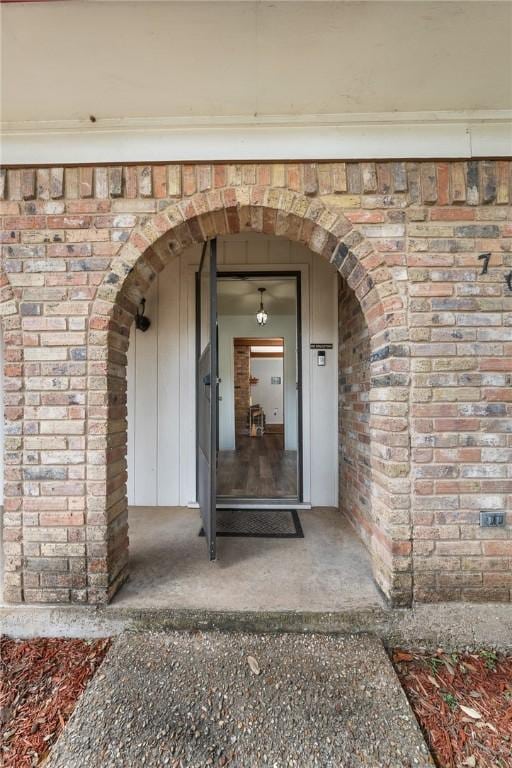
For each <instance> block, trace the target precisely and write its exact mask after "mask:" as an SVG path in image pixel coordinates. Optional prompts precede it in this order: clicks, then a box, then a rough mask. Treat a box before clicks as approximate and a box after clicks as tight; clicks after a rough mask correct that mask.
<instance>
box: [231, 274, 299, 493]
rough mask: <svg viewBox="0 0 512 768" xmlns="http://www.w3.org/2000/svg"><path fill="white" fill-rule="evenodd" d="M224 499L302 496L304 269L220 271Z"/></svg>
mask: <svg viewBox="0 0 512 768" xmlns="http://www.w3.org/2000/svg"><path fill="white" fill-rule="evenodd" d="M217 312H218V315H217V324H218V350H219V361H218V365H219V370H218V375H219V391H218V418H219V429H218V433H219V445H218V449H219V450H218V462H217V500H218V502H219V503H221V504H222V503H228V504H233V503H237V504H239V503H243V504H247V505H250V504H251V503H252V504H259V503H264V504H265V505H272V504H273V503H274V504H279V505H282V504H283V503H286V502H289V503H291V504H294V503H295V504H296V503H298V502H299V501H300V500H301V496H302V479H301V478H302V462H301V455H302V451H301V442H302V428H301V426H302V425H301V415H300V414H301V392H302V387H301V370H302V365H301V354H300V349H301V333H300V274H298V273H295V272H283V273H276V272H273V273H268V272H266V273H265V272H261V271H260V272H254V273H252V272H244V273H242V274H241V273H226V272H219V274H218V281H217Z"/></svg>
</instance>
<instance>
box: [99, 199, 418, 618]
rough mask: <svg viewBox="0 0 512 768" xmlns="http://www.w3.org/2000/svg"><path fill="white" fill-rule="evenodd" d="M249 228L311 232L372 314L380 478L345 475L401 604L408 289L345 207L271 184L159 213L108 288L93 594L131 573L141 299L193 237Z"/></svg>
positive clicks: (304, 236) (309, 241)
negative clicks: (130, 434)
mask: <svg viewBox="0 0 512 768" xmlns="http://www.w3.org/2000/svg"><path fill="white" fill-rule="evenodd" d="M246 230H252V231H255V232H263V233H268V234H273V235H277V236H281V237H286V238H288V239H290V240H294V241H297V242H301V243H303V244H304V245H306V246H307V247H308V248H309V249H310V250H311V251H313V252H314V253H316V254H319V255H320V256H322V257H323V258H326V259H328V260H329V261H330V262H332V263H333V265H335V267H336V268H337V269H338V271H339V274H340V279H341V280H342V281H343V283H342V284H343V290H346V291H347V297H350V302H351V304H350V307H351V308H350V310H349V312H350V316H351V317H356V316H357V314H358V313H359V315H360V317H361V318H363V320H364V324H365V326H366V327H367V330H368V334H367V336H368V338H367V342H366V348H367V352H368V365H367V370H366V372H365V374H364V387H365V389H366V392H365V399H366V402H367V403H369V405H367V406H364V408H365V409H366V412H367V414H368V421H367V427H366V428H365V430H363V432H364V435H363V440H364V442H365V443H366V448H365V450H364V451H363V452H359V454H360V456H362V455H363V454H364V457H365V459H364V461H365V464H366V478H368V477H369V478H370V479H369V483H367V484H365V483H362V484H361V486H360V487H359V488H357V487H356V486H357V484H358V479H357V478H358V475H357V473H356V474H354V473H353V472H350V471H349V472H347V471H346V470H345V471H344V470H343V468H342V482H345V480H344V478H347V481H346V482H347V484H349V483H350V484H352V486H353V488H352V491H351V494H352V498H353V500H355V499H356V498H357V494H360V495H361V494H362V495H369V499H365V500H364V501H365V506H366V510H367V512H366V513H365V515H364V519H362V518H361V517H359V519H358V516H357V514H354V522H355V524H356V525H357V526H358V527H359V528H361V529H362V530H363V531H364V538H365V541H366V543H367V545H368V547H369V549H370V552H371V555H372V560H373V566H374V575H375V579H376V581H377V583H378V584H379V586H380V587H381V589H382V590H383V592H384V593H385V594H386V595H387V596H388V597H389V598H390V599H391V600H392V601H393V602H394V603H395V604H408V603H409V602H410V597H411V570H410V567H411V566H410V543H411V530H410V520H409V442H408V370H409V360H408V346H407V328H406V318H405V309H404V302H403V299H402V296H401V295H400V293H399V292H398V290H397V287H396V284H395V283H394V281H393V280H392V277H391V274H390V272H389V270H388V268H387V267H386V265H385V264H384V263H383V261H382V258H381V257H380V256H379V254H376V253H374V252H373V251H372V249H371V248H370V246H369V244H368V243H367V241H365V240H364V238H363V237H362V236H361V235H360V234H359V233H358V232H357V231H355V230H354V229H353V228H352V225H351V224H350V222H349V221H348V220H347V219H346V217H345V216H343V214H341V213H336V212H332V211H330V210H328V209H327V208H326V207H325V206H324V205H323V204H321V203H319V202H318V201H311V200H309V199H308V198H306V197H304V196H301V195H297V194H295V193H292V192H290V191H287V190H281V189H277V190H276V189H272V188H259V187H253V188H243V187H239V188H236V189H226V190H224V191H223V192H213V193H208V194H198V195H196V196H194V197H192V198H190V199H189V200H187V201H184V202H181V203H177V204H174V205H171V206H169V207H168V208H167V209H166V210H165V211H162V212H161V213H159V214H156V215H154V216H150V217H148V219H147V220H146V221H145V222H144V223H143V224H142V225H141V226H140V227H139V228H138V229H137V230H135V231H134V232H133V233H132V235H131V237H130V239H129V240H128V242H127V243H126V245H125V246H124V247H123V248H122V250H121V251H120V254H119V255H118V256H117V257H116V259H115V260H114V263H113V266H112V270H111V272H110V273H109V274H108V275H107V276H106V278H105V280H104V281H103V283H102V285H101V286H100V288H99V290H98V295H97V299H96V301H95V303H94V307H93V313H92V316H91V319H90V330H89V339H88V350H89V381H90V382H91V386H90V391H89V403H88V406H89V408H88V462H89V470H88V511H87V527H88V533H87V537H88V540H91V541H98V547H97V549H96V554H97V555H98V556H97V557H94V556H92V557H89V558H88V568H89V574H90V576H89V579H90V584H91V585H92V586H94V585H96V587H97V589H96V593H95V595H94V592H93V601H94V597H96V599H97V600H98V601H100V600H102V599H103V600H104V599H106V598H108V597H109V596H111V595H112V594H113V593H114V592H115V591H116V589H117V588H118V586H119V584H120V583H122V581H123V580H124V578H126V575H127V568H128V537H127V532H128V531H127V500H126V402H125V400H126V353H127V348H128V339H129V331H130V325H131V323H132V321H133V318H134V315H135V313H136V310H137V306H138V304H139V302H140V299H141V298H142V297H143V296H144V295H145V293H146V292H147V290H148V288H149V286H150V284H151V283H152V281H153V279H154V278H155V276H156V275H157V274H158V273H159V272H160V271H161V270H162V269H163V268H164V267H165V265H166V264H167V263H168V261H169V260H170V259H171V258H173V257H175V256H177V255H179V254H180V253H181V252H183V251H184V250H185V249H186V248H187V247H188V246H190V245H191V244H193V243H199V242H203V241H204V240H205V239H209V238H212V237H214V236H218V235H223V234H230V233H232V234H234V233H238V232H240V231H246ZM348 304H349V300H348V298H347V306H348ZM359 330H360V329H359ZM357 332H358V331H356V333H357ZM356 354H357V353H356ZM346 364H347V367H348V368H351V369H354V365H350V361H348V362H347V363H346ZM356 368H357V366H356ZM362 375H363V374H362V372H361V376H362ZM349 386H351V385H349ZM356 453H357V452H356ZM363 474H364V473H362V474H360V475H359V478H362V477H363ZM347 498H350V495H347ZM354 503H355V501H354ZM353 512H354V510H353ZM91 551H92V552H93V551H94V550H91Z"/></svg>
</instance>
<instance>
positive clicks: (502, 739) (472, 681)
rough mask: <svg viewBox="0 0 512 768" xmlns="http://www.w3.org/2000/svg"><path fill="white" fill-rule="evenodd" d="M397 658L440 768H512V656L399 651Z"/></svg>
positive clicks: (398, 670)
mask: <svg viewBox="0 0 512 768" xmlns="http://www.w3.org/2000/svg"><path fill="white" fill-rule="evenodd" d="M392 658H393V663H394V665H395V669H396V671H397V674H398V676H399V678H400V682H401V683H402V686H403V687H404V690H405V692H406V694H407V697H408V699H409V701H410V703H411V706H412V708H413V710H414V713H415V715H416V717H417V719H418V722H419V723H420V725H421V727H422V729H423V732H424V734H425V736H426V738H427V741H428V744H429V747H430V749H431V751H432V753H433V756H434V759H435V761H436V763H437V765H438V766H439V767H440V768H466V766H467V768H511V767H512V656H500V655H496V654H495V653H493V652H492V651H481V652H479V653H464V654H446V653H443V652H442V651H441V650H439V651H438V652H437V653H435V654H431V653H430V654H427V653H409V652H408V651H403V650H400V649H396V650H395V651H393V653H392Z"/></svg>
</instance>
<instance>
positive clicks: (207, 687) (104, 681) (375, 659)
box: [47, 632, 433, 768]
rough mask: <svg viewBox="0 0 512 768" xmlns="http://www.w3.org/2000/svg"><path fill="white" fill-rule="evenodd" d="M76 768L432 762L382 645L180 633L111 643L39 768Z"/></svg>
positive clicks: (356, 766)
mask: <svg viewBox="0 0 512 768" xmlns="http://www.w3.org/2000/svg"><path fill="white" fill-rule="evenodd" d="M249 657H252V659H251V660H250V659H249ZM250 662H251V663H250ZM251 664H252V669H251ZM85 765H87V766H90V767H91V768H114V767H115V768H120V767H121V766H122V767H123V768H141V767H142V766H143V767H144V768H156V767H157V766H172V768H205V766H230V768H264V767H265V766H269V768H285V767H289V768H291V767H297V768H299V766H300V768H363V766H364V767H365V768H410V767H411V766H416V767H420V768H423V767H424V768H426V767H427V766H429V767H432V766H433V762H432V761H431V758H430V756H429V754H428V750H427V748H426V745H425V743H424V740H423V737H422V735H421V733H420V731H419V728H418V726H417V723H416V721H415V719H414V715H413V714H412V711H411V709H410V707H409V704H408V702H407V699H406V697H405V695H404V693H403V691H402V689H401V687H400V684H399V682H398V679H397V677H396V675H395V673H394V671H393V668H392V666H391V664H390V662H389V660H388V658H387V656H386V653H385V651H384V649H383V647H382V644H381V643H380V641H379V640H377V639H375V638H371V637H369V636H359V637H357V638H356V637H333V636H329V635H308V636H306V635H277V636H275V635H274V636H272V635H246V634H237V633H200V632H192V633H190V632H187V633H171V634H129V633H128V634H124V635H122V636H120V637H119V638H118V639H117V640H116V641H115V643H114V645H113V646H112V648H111V650H110V651H109V653H108V655H107V658H106V660H105V662H104V664H103V666H102V667H101V668H100V670H99V671H98V673H97V674H96V676H95V678H94V679H93V681H92V683H91V684H90V686H89V687H88V689H87V690H86V692H85V693H84V695H83V697H82V699H81V700H80V702H79V704H78V707H77V709H76V711H75V714H74V715H73V717H72V719H71V720H70V722H69V724H68V726H67V727H66V729H65V731H64V733H63V735H62V736H61V738H60V739H59V741H58V742H57V744H56V745H55V747H54V749H53V751H52V753H51V755H50V759H49V761H48V763H47V768H83V766H85Z"/></svg>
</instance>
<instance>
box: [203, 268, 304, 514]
mask: <svg viewBox="0 0 512 768" xmlns="http://www.w3.org/2000/svg"><path fill="white" fill-rule="evenodd" d="M248 277H261V278H269V277H290V278H295V296H296V302H295V306H296V327H297V339H296V343H297V349H296V354H297V491H298V492H297V496H296V497H291V498H289V499H288V498H275V497H274V498H261V499H258V498H252V497H251V498H240V499H237V498H234V497H233V498H232V497H229V496H222V497H218V498H217V501H220V502H221V503H233V504H236V503H244V504H259V503H261V504H263V503H264V504H265V505H268V504H275V505H276V506H281V507H282V506H283V504H287V503H288V502H293V503H296V504H297V503H298V504H301V503H302V500H303V497H304V481H303V473H304V466H303V462H304V459H303V446H302V442H303V426H302V420H303V417H302V407H303V394H302V389H303V387H302V283H301V277H302V273H301V272H300V271H299V270H279V271H277V270H252V269H248V270H247V271H245V270H244V271H243V272H242V271H240V270H236V271H232V270H231V271H230V270H226V271H224V270H223V269H222V265H218V267H217V280H222V279H223V278H228V279H232V280H236V279H238V280H245V279H246V278H248ZM196 285H197V284H196ZM196 308H197V290H196ZM196 318H197V310H196ZM196 338H197V331H196ZM283 397H284V392H283Z"/></svg>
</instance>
